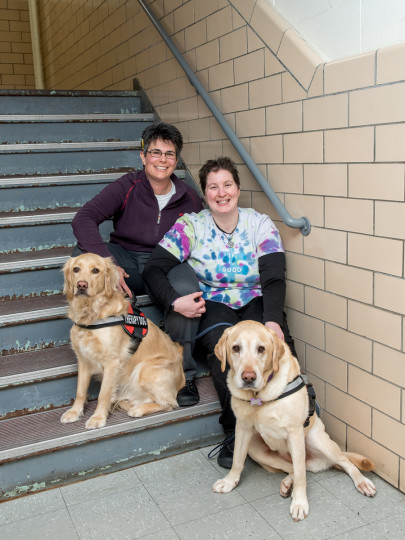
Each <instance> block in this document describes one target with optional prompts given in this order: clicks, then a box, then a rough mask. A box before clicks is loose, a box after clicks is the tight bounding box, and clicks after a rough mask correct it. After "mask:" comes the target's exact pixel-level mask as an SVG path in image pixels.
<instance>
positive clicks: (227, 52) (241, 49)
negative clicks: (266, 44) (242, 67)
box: [219, 27, 247, 62]
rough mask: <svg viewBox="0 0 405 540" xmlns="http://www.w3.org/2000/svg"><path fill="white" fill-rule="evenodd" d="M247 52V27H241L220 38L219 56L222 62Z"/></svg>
mask: <svg viewBox="0 0 405 540" xmlns="http://www.w3.org/2000/svg"><path fill="white" fill-rule="evenodd" d="M246 53H247V36H246V28H245V27H243V28H239V29H238V30H234V31H233V32H231V33H229V34H226V35H225V36H222V37H220V38H219V56H220V59H221V62H226V61H227V60H230V59H231V58H236V57H238V56H242V55H244V54H246Z"/></svg>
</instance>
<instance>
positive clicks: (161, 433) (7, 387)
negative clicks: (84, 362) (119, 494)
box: [0, 91, 221, 500]
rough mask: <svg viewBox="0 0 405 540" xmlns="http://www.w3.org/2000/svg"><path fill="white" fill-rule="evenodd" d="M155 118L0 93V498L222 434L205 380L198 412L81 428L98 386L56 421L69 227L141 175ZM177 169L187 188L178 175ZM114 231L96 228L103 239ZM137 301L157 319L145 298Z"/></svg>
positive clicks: (132, 98) (65, 368)
mask: <svg viewBox="0 0 405 540" xmlns="http://www.w3.org/2000/svg"><path fill="white" fill-rule="evenodd" d="M145 104H146V106H145ZM153 119H154V115H153V112H151V108H150V107H149V106H148V102H147V99H146V98H145V96H144V95H143V93H142V92H108V93H107V92H60V91H58V92H45V91H39V92H32V91H29V92H27V91H26V92H24V91H21V92H18V91H3V92H0V173H1V176H0V345H1V350H2V357H1V359H0V500H5V499H9V498H13V497H15V496H19V495H23V494H26V493H30V492H32V491H34V490H38V489H46V488H48V487H51V486H55V485H60V484H62V483H65V482H69V481H74V480H76V479H81V478H84V477H89V476H92V475H97V474H101V473H102V472H103V471H106V470H115V469H119V468H123V467H127V466H131V465H134V464H137V463H143V462H146V461H149V460H152V459H157V458H158V457H164V456H166V455H170V454H173V453H176V452H182V451H185V450H188V449H190V448H196V447H198V446H199V445H202V444H209V443H210V442H215V441H217V440H219V439H220V437H221V432H220V429H219V425H218V414H219V403H218V401H217V396H216V393H215V390H214V388H213V385H212V381H211V379H210V378H209V377H201V378H200V379H199V381H198V385H199V389H200V394H201V401H200V403H199V404H198V405H197V406H195V407H189V408H182V409H178V410H176V411H171V412H166V413H158V414H155V415H152V416H150V417H146V418H143V419H131V418H129V417H128V416H127V415H126V414H125V413H123V412H120V411H116V412H114V413H113V414H111V416H110V418H109V421H108V423H107V425H106V426H105V428H102V429H99V430H95V431H86V430H85V428H84V425H85V422H86V419H87V418H88V417H89V416H90V415H91V413H92V410H94V407H95V402H94V399H95V398H96V397H97V393H98V389H99V386H98V385H97V384H96V383H94V384H92V386H91V388H90V390H89V399H90V401H89V404H88V407H87V409H86V414H85V417H84V419H82V420H80V421H79V422H77V423H75V424H69V425H62V424H61V423H60V422H59V418H60V416H61V415H62V413H63V412H64V411H65V410H66V409H67V408H68V407H69V405H70V404H71V403H72V400H73V398H74V395H75V391H76V375H77V365H76V359H75V356H74V354H73V352H72V351H71V349H70V347H69V331H70V327H71V322H70V321H69V320H68V319H67V318H66V311H67V309H66V301H65V299H64V297H63V294H62V287H63V279H62V273H61V271H60V269H61V266H62V265H63V263H64V262H65V260H66V259H67V257H69V256H70V253H71V251H72V247H73V246H74V244H75V241H74V238H73V235H72V231H71V226H70V222H71V220H72V218H73V216H74V215H75V212H76V211H77V208H79V207H80V206H81V205H82V204H84V203H85V202H86V201H87V200H89V199H90V198H91V197H93V196H94V195H95V194H96V193H98V192H99V191H100V190H101V189H102V188H103V187H104V186H105V185H106V184H107V183H108V182H111V181H112V180H114V179H116V178H118V177H119V176H120V175H121V174H124V173H125V172H126V171H129V170H132V169H137V168H141V166H142V164H141V161H140V157H139V150H140V138H141V133H142V131H143V129H144V128H145V127H146V125H147V123H149V122H151V121H152V120H153ZM176 173H177V174H178V176H179V177H182V178H183V179H184V181H186V182H189V183H193V180H192V179H191V177H190V175H189V174H188V172H187V170H186V169H185V168H183V169H180V170H178V171H176ZM111 228H112V227H111V223H108V222H107V223H104V224H103V225H102V227H101V230H102V234H103V236H104V237H105V238H108V235H109V232H110V231H111ZM139 302H140V304H141V305H142V306H143V309H144V311H145V313H146V314H147V315H148V316H149V317H150V318H152V319H153V320H155V322H158V319H159V318H160V313H159V311H158V309H157V308H156V307H155V306H153V305H152V304H151V302H150V300H149V298H148V297H147V296H145V297H141V298H139ZM202 372H203V368H202ZM92 400H93V401H92Z"/></svg>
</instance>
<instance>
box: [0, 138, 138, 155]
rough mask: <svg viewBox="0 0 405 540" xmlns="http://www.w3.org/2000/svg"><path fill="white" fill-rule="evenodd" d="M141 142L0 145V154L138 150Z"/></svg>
mask: <svg viewBox="0 0 405 540" xmlns="http://www.w3.org/2000/svg"><path fill="white" fill-rule="evenodd" d="M140 148H141V141H140V140H139V139H138V140H135V141H99V142H97V141H96V142H61V143H32V144H30V143H18V144H2V145H0V153H1V154H5V153H21V152H30V153H32V152H35V151H39V152H72V151H73V150H75V151H80V152H85V151H86V152H88V151H101V150H117V149H118V150H120V149H125V150H131V149H140Z"/></svg>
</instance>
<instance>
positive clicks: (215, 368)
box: [199, 296, 296, 435]
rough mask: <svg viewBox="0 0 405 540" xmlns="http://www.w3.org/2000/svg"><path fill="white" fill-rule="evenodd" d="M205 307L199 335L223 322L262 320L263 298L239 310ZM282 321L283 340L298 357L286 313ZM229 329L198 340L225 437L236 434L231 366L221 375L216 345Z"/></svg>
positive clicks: (211, 304) (210, 304) (208, 304)
mask: <svg viewBox="0 0 405 540" xmlns="http://www.w3.org/2000/svg"><path fill="white" fill-rule="evenodd" d="M205 307H206V312H205V313H204V314H203V315H202V316H201V322H200V327H199V332H202V331H203V330H205V329H206V328H209V327H210V326H212V325H214V324H217V323H220V322H221V323H230V324H232V325H234V324H237V323H238V322H240V321H248V320H250V321H257V322H262V321H263V299H262V297H261V296H259V297H256V298H254V299H253V300H251V301H250V302H249V303H248V304H247V305H246V306H244V307H242V308H240V309H231V308H230V307H228V306H226V305H225V304H221V303H219V302H212V301H210V300H207V301H206V302H205ZM283 319H284V322H283V326H282V330H283V332H284V339H285V341H286V343H287V345H288V346H289V347H290V349H291V352H292V353H293V355H294V356H296V351H295V347H294V340H293V339H292V337H291V335H290V331H289V329H288V325H287V319H286V317H285V314H283ZM226 328H228V326H225V325H224V326H218V327H217V328H214V329H213V330H211V331H210V332H208V333H207V334H205V336H202V337H201V338H200V339H199V342H200V344H201V345H203V347H204V348H205V350H206V352H207V361H208V367H209V369H210V372H211V375H212V378H213V380H214V385H215V389H216V391H217V394H218V398H219V401H220V403H221V407H222V414H221V417H220V419H219V422H220V424H222V426H223V428H224V431H225V434H226V435H230V434H231V433H233V432H234V431H235V424H236V419H235V415H234V414H233V411H232V408H231V394H230V392H229V390H228V385H227V383H226V379H227V375H228V371H229V365H228V364H227V366H226V369H225V371H224V372H222V371H221V362H220V361H219V360H218V358H217V357H216V356H215V353H214V348H215V345H216V344H217V343H218V341H219V339H220V337H221V336H222V334H223V332H224V331H225V330H226Z"/></svg>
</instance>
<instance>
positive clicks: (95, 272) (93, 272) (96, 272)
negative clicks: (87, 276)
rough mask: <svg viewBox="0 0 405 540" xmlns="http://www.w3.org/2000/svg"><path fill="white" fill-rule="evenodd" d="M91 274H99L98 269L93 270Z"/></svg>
mask: <svg viewBox="0 0 405 540" xmlns="http://www.w3.org/2000/svg"><path fill="white" fill-rule="evenodd" d="M91 273H92V274H99V273H100V270H99V269H98V268H93V270H92V271H91Z"/></svg>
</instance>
